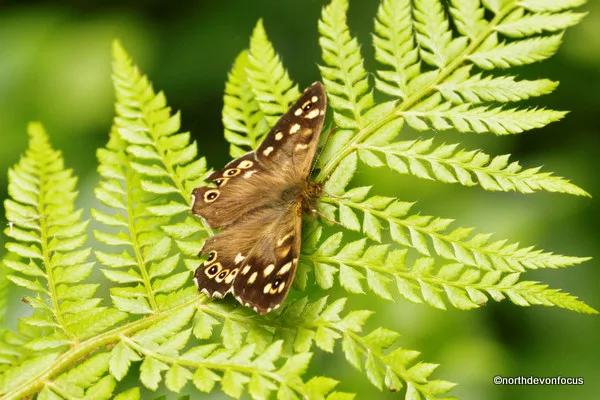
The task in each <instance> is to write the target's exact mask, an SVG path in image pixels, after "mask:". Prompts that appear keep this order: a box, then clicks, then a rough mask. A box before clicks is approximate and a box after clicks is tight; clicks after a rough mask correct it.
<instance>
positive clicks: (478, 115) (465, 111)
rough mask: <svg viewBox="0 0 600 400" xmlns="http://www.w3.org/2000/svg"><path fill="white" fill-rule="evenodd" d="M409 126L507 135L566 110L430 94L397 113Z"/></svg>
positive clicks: (537, 125) (538, 125) (546, 121)
mask: <svg viewBox="0 0 600 400" xmlns="http://www.w3.org/2000/svg"><path fill="white" fill-rule="evenodd" d="M399 114H400V115H401V116H402V117H404V119H405V120H406V122H407V123H408V125H410V126H411V127H412V128H414V129H416V130H419V131H427V130H431V129H435V130H439V131H443V130H447V129H456V130H457V131H459V132H475V133H487V132H491V133H495V134H496V135H508V134H515V133H521V132H524V131H527V130H531V129H535V128H542V127H544V126H546V125H548V124H549V123H551V122H556V121H559V120H561V119H562V118H563V117H564V116H565V114H566V112H561V111H554V110H547V109H544V108H528V109H517V108H503V107H489V106H478V107H471V106H469V105H467V104H460V105H453V104H452V103H449V102H443V101H442V98H441V95H439V94H438V95H434V96H432V97H430V98H429V99H428V100H427V102H423V103H422V104H420V105H419V107H415V108H414V109H412V110H408V111H404V112H401V113H399Z"/></svg>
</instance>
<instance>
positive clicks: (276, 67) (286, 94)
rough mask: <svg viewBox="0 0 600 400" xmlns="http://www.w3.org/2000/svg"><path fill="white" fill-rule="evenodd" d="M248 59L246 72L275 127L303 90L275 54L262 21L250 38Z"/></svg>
mask: <svg viewBox="0 0 600 400" xmlns="http://www.w3.org/2000/svg"><path fill="white" fill-rule="evenodd" d="M248 61H249V64H250V65H249V66H248V68H247V69H246V73H247V74H248V78H249V82H250V86H251V87H252V90H253V92H254V95H255V97H256V100H257V101H258V104H259V107H260V110H261V111H262V113H263V114H264V115H265V118H266V120H267V124H268V126H269V127H270V126H273V125H274V124H275V122H277V119H279V116H280V115H282V114H284V113H285V112H286V111H287V110H288V108H289V106H290V105H291V104H292V103H293V102H294V101H296V99H297V98H298V96H300V90H298V85H297V84H295V83H294V82H293V81H292V80H291V79H290V77H289V76H288V73H287V71H286V70H285V68H284V67H283V64H282V63H281V60H280V59H279V56H278V55H277V54H276V53H275V50H274V49H273V45H272V44H271V42H270V41H269V38H268V37H267V33H266V32H265V28H264V26H263V22H262V20H259V21H258V23H257V24H256V27H255V28H254V32H253V33H252V37H251V38H250V50H249V55H248Z"/></svg>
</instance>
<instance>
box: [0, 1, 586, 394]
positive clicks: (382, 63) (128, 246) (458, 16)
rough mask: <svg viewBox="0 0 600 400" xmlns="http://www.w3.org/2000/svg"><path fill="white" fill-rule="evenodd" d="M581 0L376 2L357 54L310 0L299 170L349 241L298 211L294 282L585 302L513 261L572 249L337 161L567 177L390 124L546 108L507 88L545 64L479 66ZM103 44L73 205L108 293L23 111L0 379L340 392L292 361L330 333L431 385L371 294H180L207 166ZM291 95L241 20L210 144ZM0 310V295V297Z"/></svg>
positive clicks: (549, 262) (420, 294)
mask: <svg viewBox="0 0 600 400" xmlns="http://www.w3.org/2000/svg"><path fill="white" fill-rule="evenodd" d="M583 2H584V1H582V0H543V1H542V0H522V1H520V2H516V1H512V0H483V1H479V0H451V1H449V2H448V3H447V5H448V7H446V3H442V2H440V1H439V0H416V1H409V0H383V1H382V3H381V5H380V7H379V10H378V12H377V15H376V18H375V28H374V36H373V46H374V55H375V60H376V61H377V62H378V65H379V66H378V68H377V70H376V71H372V72H373V74H370V71H367V70H366V69H365V63H364V59H363V57H362V55H361V48H360V45H359V42H358V41H357V39H356V38H353V37H352V35H351V33H350V29H349V28H348V26H347V23H346V12H347V9H348V3H347V1H345V0H332V2H331V4H329V5H327V6H326V7H325V8H324V9H323V12H322V17H321V20H320V21H319V32H320V34H321V38H320V40H319V44H320V46H321V49H322V57H323V63H322V65H321V66H320V70H321V74H322V80H323V82H324V84H325V86H326V88H327V92H328V96H329V108H330V109H331V110H332V114H333V123H334V124H335V125H336V127H337V129H336V131H335V133H334V134H333V136H332V138H331V140H330V141H329V142H328V144H327V146H326V148H325V149H324V151H323V153H322V156H321V158H320V159H319V160H318V167H319V169H318V171H319V172H318V174H317V176H316V177H315V179H317V180H319V181H322V182H324V183H325V186H324V188H325V196H324V197H323V198H322V199H321V202H320V204H319V210H320V212H321V213H322V214H324V215H325V216H326V217H327V218H328V219H329V220H333V221H336V222H338V223H339V224H340V225H341V226H342V227H343V229H346V230H349V231H353V233H350V234H346V237H349V236H351V237H352V238H353V239H352V240H347V239H346V240H345V239H344V233H343V232H337V233H332V231H331V228H329V227H326V226H325V225H324V224H321V223H320V222H319V223H312V224H307V225H306V227H305V229H304V239H303V248H302V257H301V263H300V267H299V270H298V272H297V277H296V286H297V287H298V288H299V289H300V290H304V289H305V288H306V286H307V282H309V280H313V279H314V281H316V283H317V285H318V287H319V288H317V291H321V290H323V291H325V290H329V289H331V288H333V287H335V286H337V285H339V286H341V287H342V288H343V289H344V290H345V291H346V292H348V294H349V295H355V294H364V295H369V296H372V297H375V296H378V297H380V298H382V299H385V300H388V301H394V298H397V297H398V295H400V297H402V298H405V299H407V300H409V301H411V302H415V303H423V304H426V305H429V306H431V307H434V308H438V309H445V308H446V307H447V306H452V307H455V308H458V309H461V310H468V309H473V308H477V307H480V306H482V305H484V304H486V302H487V301H488V299H490V298H491V299H493V300H495V301H501V300H503V299H507V300H509V301H510V302H512V303H514V304H516V305H519V306H529V305H544V306H556V307H560V308H565V309H568V310H573V311H577V312H581V313H588V314H595V313H597V311H596V310H594V309H593V308H591V307H590V306H588V305H586V304H585V303H583V302H582V301H580V300H578V299H577V298H576V297H574V296H572V295H569V294H567V293H564V292H562V291H560V290H557V289H551V288H549V287H548V286H547V285H545V284H542V283H538V282H535V281H531V280H522V274H524V273H526V272H527V271H528V270H530V269H540V268H562V267H568V266H572V265H575V264H579V263H581V262H583V261H586V260H587V258H583V257H573V256H562V255H557V254H553V253H551V252H545V251H542V250H537V249H535V248H533V247H521V246H520V245H519V244H516V243H510V242H508V241H507V240H495V241H492V240H491V235H490V234H482V233H473V229H471V228H464V227H458V228H451V225H452V224H453V220H451V219H448V218H441V217H433V216H426V215H421V213H420V212H419V211H413V208H415V206H414V204H413V203H408V202H405V201H402V200H401V199H396V198H392V197H384V196H380V195H377V194H374V195H371V194H369V193H370V192H371V191H373V192H375V189H373V188H371V187H357V186H355V185H354V184H353V176H354V173H355V172H356V170H357V169H358V168H380V167H384V166H386V167H388V168H391V169H392V170H393V171H396V172H399V173H402V174H410V175H413V176H416V177H419V178H422V179H429V180H435V181H439V182H443V183H454V184H461V185H464V186H475V185H480V186H481V188H482V189H484V190H490V191H505V192H507V191H518V192H521V193H532V192H535V191H548V192H559V193H567V194H573V195H578V196H589V195H588V193H587V192H585V191H584V190H583V189H580V188H579V187H577V186H575V185H574V184H572V183H570V182H569V181H568V180H566V179H564V178H561V177H557V176H555V175H553V174H552V173H549V172H541V170H540V168H535V167H534V168H525V169H524V168H523V167H522V166H521V165H520V163H519V162H518V161H514V160H512V161H511V160H509V159H510V157H509V155H498V156H492V155H489V154H486V153H485V152H483V151H480V150H469V149H465V150H463V149H460V148H461V146H460V145H459V144H441V143H437V142H436V140H435V139H417V140H410V141H408V140H402V141H398V140H395V139H396V137H397V136H398V135H400V134H401V133H402V132H403V130H408V129H413V130H417V131H428V132H431V131H433V132H435V131H437V130H455V131H458V132H474V133H492V134H496V135H505V134H518V133H520V132H523V131H525V130H529V129H534V128H537V127H542V126H544V125H546V124H548V123H550V122H553V121H556V120H559V119H560V118H562V117H563V116H564V115H565V113H564V112H561V111H554V110H547V109H542V108H535V107H533V108H531V107H530V108H522V107H519V106H518V102H520V101H523V100H531V99H533V98H535V97H537V96H541V95H544V94H548V93H550V92H552V91H553V90H554V88H555V87H556V86H557V83H556V82H552V81H549V80H546V79H538V80H523V79H519V78H516V77H515V76H513V75H505V74H504V73H503V71H498V70H497V69H499V68H502V69H506V68H510V67H514V66H521V65H525V64H529V63H532V62H536V61H540V60H543V59H545V58H547V57H549V56H551V55H552V54H553V53H554V52H555V51H556V49H557V48H558V45H559V44H560V40H561V37H562V32H563V31H564V29H566V28H567V27H569V26H572V25H574V24H576V23H577V22H579V20H580V19H581V18H582V17H583V14H582V13H577V12H573V11H570V9H571V8H573V7H576V6H579V5H581V4H583ZM113 59H114V62H113V82H114V87H115V93H116V98H117V101H116V116H115V119H114V124H113V127H112V130H111V133H110V138H109V140H108V143H107V145H106V147H105V148H102V149H100V150H99V151H98V154H97V156H98V161H99V166H98V172H99V174H100V177H101V179H100V182H99V184H98V187H97V188H96V189H95V195H96V198H97V200H98V206H97V207H96V208H94V209H92V210H91V214H92V217H93V218H94V219H95V221H96V223H97V224H96V228H97V229H96V230H94V231H93V234H94V237H95V239H96V241H97V242H98V243H99V244H100V245H98V248H96V249H94V252H93V254H94V256H95V260H96V262H97V263H98V264H99V269H100V270H101V271H102V274H103V276H104V277H105V278H106V279H107V280H108V281H110V283H109V287H110V297H111V301H112V305H113V307H107V306H104V305H102V300H101V299H99V298H95V297H94V295H95V292H96V289H97V288H98V286H99V283H97V282H92V279H89V282H88V281H86V280H87V279H88V277H89V276H90V274H91V272H92V270H93V268H94V266H95V262H92V261H90V257H91V255H92V251H91V249H90V247H89V246H87V247H86V242H87V234H88V230H89V226H88V225H89V221H87V220H84V219H82V216H83V210H78V209H76V208H75V200H76V197H77V191H76V184H77V179H76V177H75V176H74V174H73V172H72V171H71V170H69V169H65V167H64V165H63V159H62V155H61V153H60V152H58V151H56V150H54V149H52V147H51V146H50V143H49V140H48V137H47V135H46V133H45V132H44V130H43V128H42V127H41V125H40V124H31V125H30V127H29V148H28V150H27V152H26V154H25V155H24V156H23V157H22V158H21V160H20V161H19V163H18V164H16V165H15V166H14V167H13V168H12V169H11V170H10V171H9V182H10V183H9V188H8V189H9V196H10V198H9V199H7V200H6V201H5V208H6V213H7V215H6V216H7V220H8V221H9V226H8V227H7V228H6V230H5V234H6V236H8V237H9V240H8V241H7V243H6V248H7V250H8V254H7V256H6V257H5V258H4V260H3V266H4V267H6V268H3V269H2V270H1V271H0V272H1V273H0V298H1V299H0V300H3V299H4V298H5V292H6V290H7V288H8V285H9V282H12V283H13V284H16V285H18V286H21V287H23V288H25V289H26V290H28V291H29V292H31V295H30V296H27V297H25V298H24V301H26V302H27V303H28V304H29V305H30V306H31V307H32V308H33V312H32V315H31V316H29V317H26V318H23V319H21V320H20V322H19V325H18V329H17V330H16V331H14V332H13V331H9V330H7V329H4V330H3V331H2V332H0V339H1V340H0V371H1V375H0V393H2V395H3V398H9V399H16V398H23V397H27V396H32V395H34V394H35V393H37V396H38V397H37V398H40V399H73V398H85V399H88V398H89V399H108V398H117V399H121V400H122V399H140V398H141V396H142V394H141V393H142V392H141V390H140V387H134V388H130V389H126V390H123V389H125V388H126V386H125V385H121V384H120V382H122V381H123V380H124V379H125V378H126V377H127V376H132V375H133V374H136V375H137V374H139V381H140V383H141V385H142V386H144V387H145V388H147V389H149V390H152V391H155V390H157V389H158V388H159V387H161V386H163V385H164V387H165V388H166V389H167V390H169V391H171V392H175V393H180V392H182V391H190V390H192V391H200V392H207V393H208V392H212V391H213V390H215V389H216V388H220V390H221V391H222V392H223V393H225V394H226V395H228V396H230V397H233V398H240V397H242V396H244V395H245V394H247V396H249V397H251V398H253V399H266V398H273V397H276V398H278V399H299V398H310V399H327V400H335V399H351V398H353V397H354V396H353V395H352V394H349V393H344V392H338V391H335V388H336V387H337V386H338V384H339V382H338V381H336V380H334V379H332V378H329V377H323V376H307V375H308V373H307V368H308V366H309V364H310V362H311V359H312V358H313V356H314V355H315V353H317V354H318V353H319V352H325V353H336V352H339V353H340V354H342V355H343V357H344V358H345V359H346V360H347V362H348V363H349V364H350V365H352V366H353V367H354V368H355V369H356V370H358V371H359V372H360V373H363V374H364V375H365V377H366V379H367V380H368V381H369V382H370V383H371V384H372V385H373V386H374V387H375V388H377V389H378V390H384V389H386V390H391V391H402V393H403V395H404V396H405V398H406V399H409V400H416V399H435V398H439V397H440V396H444V395H445V394H446V393H448V392H449V391H450V390H451V389H452V387H453V386H454V384H453V383H450V382H447V381H445V380H439V379H432V378H431V376H432V374H433V373H434V370H435V369H436V367H437V364H433V363H428V362H421V361H417V358H418V357H419V355H420V353H419V352H418V351H414V350H408V349H405V348H403V347H401V344H400V340H399V333H397V332H395V331H392V330H389V329H387V328H385V327H382V326H376V327H370V326H368V319H369V317H370V316H371V315H372V314H373V311H371V310H365V309H360V310H353V309H350V310H346V308H347V307H346V299H345V298H338V299H334V298H332V296H330V297H327V296H323V295H318V296H316V297H313V295H309V296H308V297H304V298H302V299H300V300H292V299H288V300H287V301H286V302H285V303H284V306H283V307H282V308H281V309H279V310H277V311H275V312H273V313H271V314H268V315H266V316H259V315H257V314H255V313H253V312H252V311H251V310H249V309H247V308H244V307H241V306H238V305H235V306H232V303H230V302H227V301H219V302H209V301H208V299H207V298H206V297H205V296H203V295H201V294H199V293H198V292H197V290H196V289H195V287H194V285H193V283H192V281H191V279H190V278H191V273H190V271H193V270H194V269H195V267H196V266H197V264H198V263H199V260H198V258H197V252H198V249H199V248H200V246H201V244H202V241H203V240H204V239H205V238H206V237H208V236H209V235H211V234H212V231H211V229H210V227H208V226H207V225H206V224H205V223H204V222H203V221H201V220H200V219H197V218H195V217H193V216H191V215H190V214H189V211H188V210H189V207H190V202H191V196H190V193H191V192H192V190H193V188H195V187H197V186H200V185H202V183H203V179H204V177H205V176H206V175H207V174H208V173H209V172H210V171H209V170H208V168H207V166H206V160H205V159H204V158H202V157H198V149H197V146H196V144H195V143H193V142H191V141H190V134H189V133H188V132H179V130H180V114H179V113H173V112H172V111H171V110H170V108H169V107H168V106H167V104H166V99H165V96H164V94H163V93H162V92H158V93H156V92H155V91H154V89H153V88H152V85H151V84H150V82H149V80H148V78H147V77H146V76H145V75H143V74H142V73H141V72H140V70H139V69H138V68H137V67H136V66H135V65H134V64H133V62H132V60H131V58H130V57H129V56H128V55H127V54H126V52H125V51H124V49H123V48H122V47H121V45H120V44H119V43H118V42H115V44H114V46H113ZM488 70H494V71H495V72H493V73H492V72H488ZM371 77H372V78H374V79H371ZM371 80H373V81H374V82H371ZM372 83H374V87H372V86H371V84H372ZM376 91H377V92H376ZM298 94H299V89H298V85H297V84H295V83H294V82H293V80H292V79H291V78H290V76H289V75H288V73H287V72H286V69H285V68H284V66H283V64H282V62H281V59H280V58H279V56H278V55H277V54H276V52H275V50H274V47H273V45H272V44H271V42H270V41H269V39H268V37H267V34H266V32H265V29H264V27H263V25H262V22H260V21H259V23H258V24H257V26H256V28H255V30H254V32H253V34H252V38H251V40H250V45H249V49H248V50H244V51H243V52H242V53H241V54H240V55H239V56H238V58H237V59H236V61H235V63H234V66H233V69H232V71H231V72H230V74H229V80H228V83H227V85H226V89H225V100H224V108H223V124H224V128H225V137H226V139H227V140H228V141H229V142H230V145H231V147H230V153H231V155H232V156H239V155H241V154H243V153H244V152H246V151H248V150H250V149H253V148H256V147H257V146H258V144H259V143H260V141H261V140H262V138H263V137H264V135H265V133H266V132H267V131H268V128H269V126H271V125H272V124H273V123H274V121H275V120H276V119H277V118H278V116H279V115H281V114H282V113H283V112H285V111H286V110H287V108H288V106H289V104H290V103H291V102H292V101H294V100H295V98H296V97H297V96H298ZM378 96H382V97H383V98H385V99H386V101H383V102H381V101H377V100H376V98H377V97H378ZM504 103H511V106H507V105H505V104H504ZM514 104H517V105H516V106H515V105H514ZM394 287H395V289H394ZM4 309H5V305H4V303H0V317H1V316H3V313H4ZM338 343H339V345H338ZM133 366H136V368H132V367H133ZM334 372H335V371H334ZM134 378H135V379H134V380H137V378H138V377H137V376H136V377H134ZM121 386H124V387H121ZM341 386H342V387H343V384H342V385H341ZM375 393H376V392H375Z"/></svg>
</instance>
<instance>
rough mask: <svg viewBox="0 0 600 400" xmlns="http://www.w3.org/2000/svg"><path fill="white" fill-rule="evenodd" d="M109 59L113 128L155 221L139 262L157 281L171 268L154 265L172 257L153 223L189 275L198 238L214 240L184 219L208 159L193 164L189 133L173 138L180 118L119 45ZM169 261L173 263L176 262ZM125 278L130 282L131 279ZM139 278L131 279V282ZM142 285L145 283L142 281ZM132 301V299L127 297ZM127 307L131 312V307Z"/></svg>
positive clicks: (169, 286) (177, 282) (173, 284)
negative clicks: (114, 97)
mask: <svg viewBox="0 0 600 400" xmlns="http://www.w3.org/2000/svg"><path fill="white" fill-rule="evenodd" d="M113 57H114V63H113V69H114V72H113V81H114V85H115V92H116V94H117V106H116V109H117V117H116V118H115V127H116V130H117V132H118V135H119V136H120V137H121V138H122V139H123V140H124V141H125V142H126V149H125V150H126V152H127V154H128V156H129V160H128V163H129V166H130V167H131V168H132V169H133V170H134V171H135V173H136V174H138V175H139V179H140V187H141V189H142V191H143V192H144V193H145V194H146V196H147V197H148V198H150V197H152V199H151V200H149V201H147V202H145V204H146V205H145V206H144V207H145V209H146V210H147V211H148V213H149V214H151V215H153V216H154V217H157V218H158V219H157V220H152V219H150V220H149V221H150V225H148V226H144V230H148V231H151V232H153V233H152V235H154V236H148V235H149V234H145V235H144V239H145V240H146V242H145V244H147V245H149V244H151V243H152V244H153V246H148V247H147V249H146V251H147V254H143V257H144V258H145V259H146V262H152V261H156V263H157V265H156V268H158V269H159V270H160V271H158V272H156V271H155V272H156V273H157V275H155V276H161V275H166V274H167V273H168V272H167V271H171V269H170V268H171V267H170V264H169V265H166V266H165V265H158V264H159V263H160V262H161V261H164V257H166V256H167V255H169V254H170V255H172V256H173V257H175V256H174V254H175V252H174V250H175V249H174V247H175V246H172V243H171V242H170V241H169V240H168V239H167V238H165V237H161V235H160V234H159V233H158V232H156V230H152V228H151V225H152V224H153V223H154V224H159V225H160V226H161V229H162V230H163V231H164V232H165V233H166V234H167V235H168V236H169V237H171V238H172V239H174V242H175V244H176V246H177V248H178V250H179V251H180V252H181V253H183V257H182V258H183V263H184V264H185V265H186V268H187V269H188V270H193V269H195V268H196V264H197V262H198V261H197V252H198V249H199V248H200V244H201V239H202V237H206V234H212V230H211V229H210V227H209V226H208V225H207V224H206V223H205V222H204V221H203V220H200V219H195V218H192V217H191V216H189V215H187V212H188V211H189V209H190V203H191V193H192V191H193V189H194V188H196V187H198V186H201V185H202V184H203V182H204V177H205V176H206V174H207V168H206V159H205V158H204V157H201V158H198V159H196V157H197V152H198V150H197V147H196V144H195V142H191V143H190V134H189V132H184V133H177V132H178V130H179V127H180V116H179V113H176V114H174V115H171V111H170V108H169V107H167V106H166V100H165V96H164V94H163V93H162V92H161V93H158V94H155V93H154V90H153V89H152V86H151V84H150V83H149V81H148V78H147V77H146V76H144V75H143V74H141V73H140V72H139V69H138V68H137V67H136V66H134V65H133V62H132V61H131V58H130V57H129V56H128V55H127V54H126V53H125V50H124V49H123V48H122V46H121V45H120V44H119V43H118V42H115V43H114V45H113ZM140 233H143V232H140ZM142 244H144V243H142ZM157 244H160V245H157ZM172 247H173V249H172ZM120 261H122V262H123V263H125V265H124V266H126V265H127V263H130V262H131V260H130V259H123V260H116V262H117V264H118V263H119V262H120ZM173 261H174V263H175V264H176V263H177V260H173ZM149 273H150V271H149ZM188 275H189V273H188V272H181V273H180V274H178V275H174V276H170V277H168V278H165V279H162V278H160V279H156V280H155V281H154V283H153V290H154V292H155V293H160V292H172V291H175V290H176V289H180V288H181V287H183V285H184V284H185V283H186V282H187V279H186V278H187V276H188ZM113 276H114V274H113ZM129 276H132V277H133V275H131V274H129ZM115 278H117V279H120V280H121V281H123V280H125V279H128V278H126V277H125V276H121V277H115ZM139 278H140V277H135V280H139ZM141 280H142V281H143V280H145V278H143V277H141ZM130 282H131V281H130ZM135 295H136V294H135V293H131V294H130V295H129V296H128V297H133V296H135ZM180 295H181V293H179V292H175V293H174V294H172V295H169V296H166V297H165V296H164V295H161V296H162V299H163V305H165V306H166V304H167V303H169V302H170V301H171V300H173V301H175V300H176V299H177V298H178V297H179V296H180ZM124 306H125V307H127V306H128V305H127V304H125V305H124ZM131 306H132V307H135V304H133V305H131ZM140 311H142V310H140Z"/></svg>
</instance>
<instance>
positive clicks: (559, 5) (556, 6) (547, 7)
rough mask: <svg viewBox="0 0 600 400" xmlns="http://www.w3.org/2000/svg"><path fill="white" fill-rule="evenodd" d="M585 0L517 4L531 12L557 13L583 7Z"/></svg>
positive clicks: (538, 0)
mask: <svg viewBox="0 0 600 400" xmlns="http://www.w3.org/2000/svg"><path fill="white" fill-rule="evenodd" d="M586 1H587V0H521V1H519V4H520V5H521V6H523V8H525V9H526V10H529V11H533V12H559V11H563V10H566V9H568V8H576V7H580V6H582V5H584V4H585V3H586Z"/></svg>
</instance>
